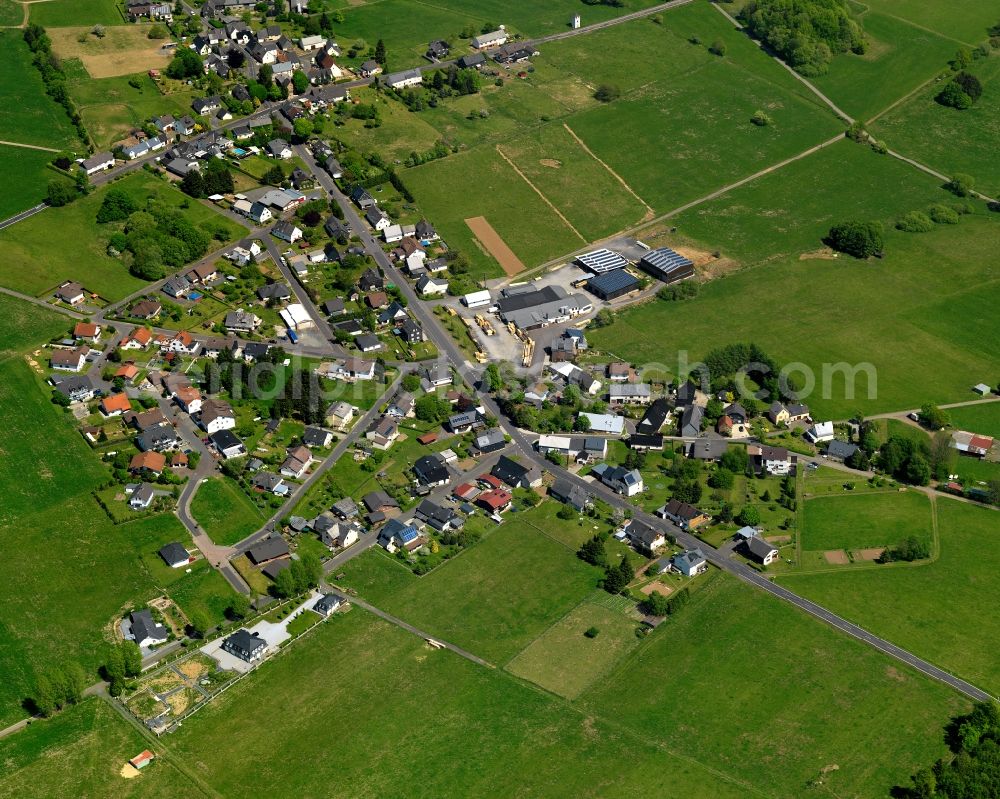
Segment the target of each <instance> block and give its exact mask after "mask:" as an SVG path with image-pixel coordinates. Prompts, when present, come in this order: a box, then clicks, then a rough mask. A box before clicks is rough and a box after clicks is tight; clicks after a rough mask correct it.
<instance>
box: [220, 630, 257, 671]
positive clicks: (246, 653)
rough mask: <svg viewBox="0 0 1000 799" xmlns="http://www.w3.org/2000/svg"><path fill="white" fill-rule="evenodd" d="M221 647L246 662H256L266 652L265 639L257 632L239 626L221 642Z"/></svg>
mask: <svg viewBox="0 0 1000 799" xmlns="http://www.w3.org/2000/svg"><path fill="white" fill-rule="evenodd" d="M222 649H223V650H224V651H226V652H228V653H229V654H230V655H234V656H235V657H238V658H239V659H240V660H242V661H245V662H247V663H256V662H257V661H258V660H261V659H262V658H263V657H264V655H265V654H266V653H267V641H265V640H264V639H263V638H261V637H260V634H259V633H251V632H249V631H248V630H245V629H243V628H240V629H239V630H237V631H236V632H234V633H233V634H232V635H229V636H227V637H226V639H225V640H224V641H223V642H222Z"/></svg>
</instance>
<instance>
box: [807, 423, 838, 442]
mask: <svg viewBox="0 0 1000 799" xmlns="http://www.w3.org/2000/svg"><path fill="white" fill-rule="evenodd" d="M805 437H806V440H807V441H811V442H812V443H813V444H820V443H822V442H824V441H833V437H834V432H833V422H817V423H816V424H814V425H813V426H812V427H810V428H809V429H808V430H806V434H805Z"/></svg>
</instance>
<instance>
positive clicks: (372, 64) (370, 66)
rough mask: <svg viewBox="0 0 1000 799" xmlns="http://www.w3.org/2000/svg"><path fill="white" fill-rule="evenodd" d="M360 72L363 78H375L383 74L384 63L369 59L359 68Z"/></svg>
mask: <svg viewBox="0 0 1000 799" xmlns="http://www.w3.org/2000/svg"><path fill="white" fill-rule="evenodd" d="M358 74H359V75H361V77H362V78H373V77H375V76H376V75H381V74H382V65H381V64H380V63H379V62H378V61H375V60H373V59H369V60H368V61H365V62H364V63H363V64H362V65H361V66H360V67H359V68H358Z"/></svg>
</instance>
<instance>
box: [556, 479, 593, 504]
mask: <svg viewBox="0 0 1000 799" xmlns="http://www.w3.org/2000/svg"><path fill="white" fill-rule="evenodd" d="M549 496H550V497H552V498H554V499H557V500H559V501H560V502H564V503H566V504H567V505H569V506H570V507H571V508H574V509H575V510H578V511H580V512H581V513H582V512H583V511H584V510H586V509H587V506H588V505H589V504H590V494H588V493H587V492H586V491H585V490H584V489H583V488H581V487H580V486H578V485H576V484H575V483H571V482H570V481H569V480H567V479H566V478H563V477H559V478H557V479H556V481H555V482H554V483H553V484H552V486H551V487H550V488H549Z"/></svg>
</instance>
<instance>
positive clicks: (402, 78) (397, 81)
mask: <svg viewBox="0 0 1000 799" xmlns="http://www.w3.org/2000/svg"><path fill="white" fill-rule="evenodd" d="M382 82H383V83H384V84H385V85H386V86H388V87H389V88H390V89H397V90H398V89H405V88H406V87H407V86H417V85H419V84H421V83H423V82H424V77H423V74H422V73H421V72H420V70H419V69H407V70H403V71H402V72H393V73H392V74H391V75H386V76H385V77H384V78H382Z"/></svg>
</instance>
